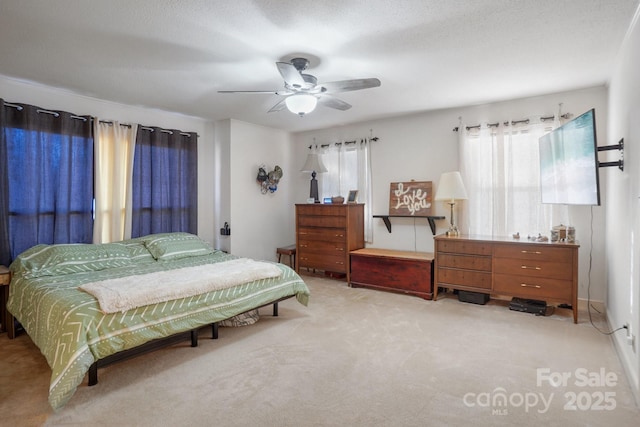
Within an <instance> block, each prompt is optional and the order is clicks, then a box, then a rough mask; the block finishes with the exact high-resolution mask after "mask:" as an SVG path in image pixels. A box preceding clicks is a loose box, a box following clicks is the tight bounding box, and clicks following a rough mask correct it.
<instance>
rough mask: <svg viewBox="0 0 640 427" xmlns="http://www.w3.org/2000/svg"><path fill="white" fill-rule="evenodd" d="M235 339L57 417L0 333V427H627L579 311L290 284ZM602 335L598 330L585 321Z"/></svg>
mask: <svg viewBox="0 0 640 427" xmlns="http://www.w3.org/2000/svg"><path fill="white" fill-rule="evenodd" d="M305 281H307V283H308V285H309V287H310V289H311V293H312V297H311V302H310V305H309V307H304V306H302V305H300V304H298V303H297V302H296V301H295V300H287V301H285V302H283V303H281V305H280V316H279V317H277V318H274V317H272V316H271V315H270V314H271V311H270V309H263V310H262V312H261V314H262V316H261V318H260V320H259V321H258V322H257V323H256V324H254V325H251V326H246V327H241V328H221V329H220V338H219V339H218V340H217V341H215V340H211V339H208V337H209V333H210V332H209V330H203V331H202V333H201V340H200V344H199V346H198V347H197V348H191V347H190V346H189V343H188V342H185V343H184V344H179V345H175V346H173V347H170V348H167V349H163V350H159V351H156V352H154V353H152V354H148V355H144V356H140V357H137V358H135V359H131V360H128V361H126V362H123V363H120V364H117V365H113V366H110V367H107V368H104V369H102V370H100V372H99V380H100V382H99V384H98V385H97V386H95V387H87V386H86V380H85V383H84V384H83V385H82V386H80V388H79V389H78V390H77V392H76V393H75V395H74V397H73V398H72V399H71V401H70V402H69V403H68V404H67V405H66V406H65V407H64V408H63V409H62V410H61V411H59V412H58V413H54V412H53V411H52V410H51V408H50V407H49V406H48V403H47V390H48V384H49V375H50V371H49V369H48V367H47V365H46V362H45V360H44V358H43V357H42V356H41V355H40V352H39V351H38V349H37V348H35V346H34V345H33V344H32V343H31V341H30V340H29V338H28V337H27V336H25V335H24V334H23V335H21V336H19V337H17V338H16V339H15V340H9V339H7V336H6V334H2V335H0V425H11V426H27V425H51V426H66V425H74V426H77V425H92V426H112V425H118V426H125V425H126V426H134V425H135V426H169V425H171V426H178V425H185V426H187V425H188V426H255V425H261V426H276V425H277V426H425V425H436V426H440V425H451V426H458V425H474V426H499V425H508V426H512V425H532V426H533V425H536V426H537V425H542V424H543V425H550V426H573V425H576V426H577V425H581V426H582V425H591V426H611V425H615V426H632V425H633V426H636V425H638V420H639V419H640V411H639V410H638V408H637V407H636V405H635V403H634V399H633V396H632V394H631V391H630V388H629V385H628V382H627V379H626V377H625V375H624V373H623V371H622V368H621V365H620V363H619V361H618V358H617V356H616V353H615V350H614V348H613V345H612V343H611V341H610V338H609V337H608V336H605V335H602V334H600V333H598V332H597V331H596V330H595V329H594V328H593V327H592V326H591V325H590V324H589V322H588V318H587V315H586V313H582V312H581V313H580V319H579V321H580V323H579V324H578V325H574V324H573V322H572V318H571V312H570V311H569V310H560V309H559V310H557V311H556V313H555V314H553V315H551V316H547V317H536V316H533V315H531V314H525V313H518V312H514V311H510V310H509V309H508V307H507V305H506V304H505V303H504V302H501V301H494V300H492V301H491V302H490V303H489V304H487V305H484V306H480V305H474V304H468V303H461V302H459V301H458V300H457V298H456V297H455V296H453V295H452V294H447V295H444V296H442V297H441V298H439V299H438V301H436V302H433V301H424V300H422V299H420V298H416V297H412V296H407V295H400V294H393V293H387V292H380V291H375V290H368V289H351V288H349V287H347V286H346V284H345V283H344V282H339V281H334V280H328V279H322V278H317V277H307V276H305ZM601 324H602V326H604V323H601Z"/></svg>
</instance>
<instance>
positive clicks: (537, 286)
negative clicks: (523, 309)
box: [520, 283, 541, 289]
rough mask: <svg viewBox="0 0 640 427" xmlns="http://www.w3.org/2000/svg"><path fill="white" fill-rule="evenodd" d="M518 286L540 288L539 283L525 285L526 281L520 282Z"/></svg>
mask: <svg viewBox="0 0 640 427" xmlns="http://www.w3.org/2000/svg"><path fill="white" fill-rule="evenodd" d="M520 286H522V287H523V288H536V289H540V288H541V286H540V285H527V284H526V283H520Z"/></svg>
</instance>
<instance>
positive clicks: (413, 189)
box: [389, 181, 433, 216]
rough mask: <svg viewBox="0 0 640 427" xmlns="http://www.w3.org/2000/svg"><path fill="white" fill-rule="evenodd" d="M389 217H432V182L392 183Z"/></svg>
mask: <svg viewBox="0 0 640 427" xmlns="http://www.w3.org/2000/svg"><path fill="white" fill-rule="evenodd" d="M390 187H391V188H390V190H389V215H390V216H392V215H396V216H430V215H431V202H432V198H433V194H432V183H431V181H409V182H392V183H391V186H390Z"/></svg>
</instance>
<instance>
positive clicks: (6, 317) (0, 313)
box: [0, 265, 14, 338]
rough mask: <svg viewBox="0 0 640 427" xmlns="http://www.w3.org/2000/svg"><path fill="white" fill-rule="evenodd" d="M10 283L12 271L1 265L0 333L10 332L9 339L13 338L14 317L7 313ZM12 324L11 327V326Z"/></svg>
mask: <svg viewBox="0 0 640 427" xmlns="http://www.w3.org/2000/svg"><path fill="white" fill-rule="evenodd" d="M9 283H11V271H9V269H8V268H7V267H5V266H4V265H0V287H2V289H1V290H0V323H2V325H0V327H1V329H0V332H9V338H13V336H14V332H13V316H12V315H10V314H9V312H8V311H7V300H8V299H9ZM10 324H11V325H10Z"/></svg>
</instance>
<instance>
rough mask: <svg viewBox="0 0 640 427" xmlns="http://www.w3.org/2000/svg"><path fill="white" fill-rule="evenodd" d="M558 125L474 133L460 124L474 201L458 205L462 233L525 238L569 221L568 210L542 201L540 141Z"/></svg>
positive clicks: (535, 121) (535, 123)
mask: <svg viewBox="0 0 640 427" xmlns="http://www.w3.org/2000/svg"><path fill="white" fill-rule="evenodd" d="M558 125H559V123H558V122H555V123H552V122H550V121H548V122H543V121H542V120H541V119H540V117H533V118H530V119H529V123H516V124H508V125H505V124H504V123H500V124H498V126H488V125H486V124H483V125H481V126H480V128H479V129H477V128H473V129H470V130H467V129H466V128H465V127H464V125H463V124H461V125H460V127H459V132H460V136H459V153H460V165H461V167H460V172H461V174H462V178H463V181H464V184H465V186H466V188H467V194H468V197H469V199H468V200H466V201H464V203H463V204H461V205H458V210H459V212H460V211H462V214H461V215H460V219H459V225H460V228H461V231H462V232H463V233H465V234H480V235H489V236H510V235H512V234H514V233H520V235H521V238H523V239H524V238H526V237H527V236H537V235H538V234H539V233H540V234H543V235H545V234H546V235H548V234H549V230H550V229H551V227H552V226H553V225H558V224H560V223H564V224H568V223H569V222H570V221H569V220H570V218H569V217H568V209H567V206H565V205H549V204H542V203H541V201H540V167H539V166H540V160H539V154H538V139H539V138H540V137H541V136H542V135H544V134H546V133H548V132H550V131H551V130H552V129H554V128H555V127H557V126H558ZM461 207H462V209H460V208H461Z"/></svg>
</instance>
